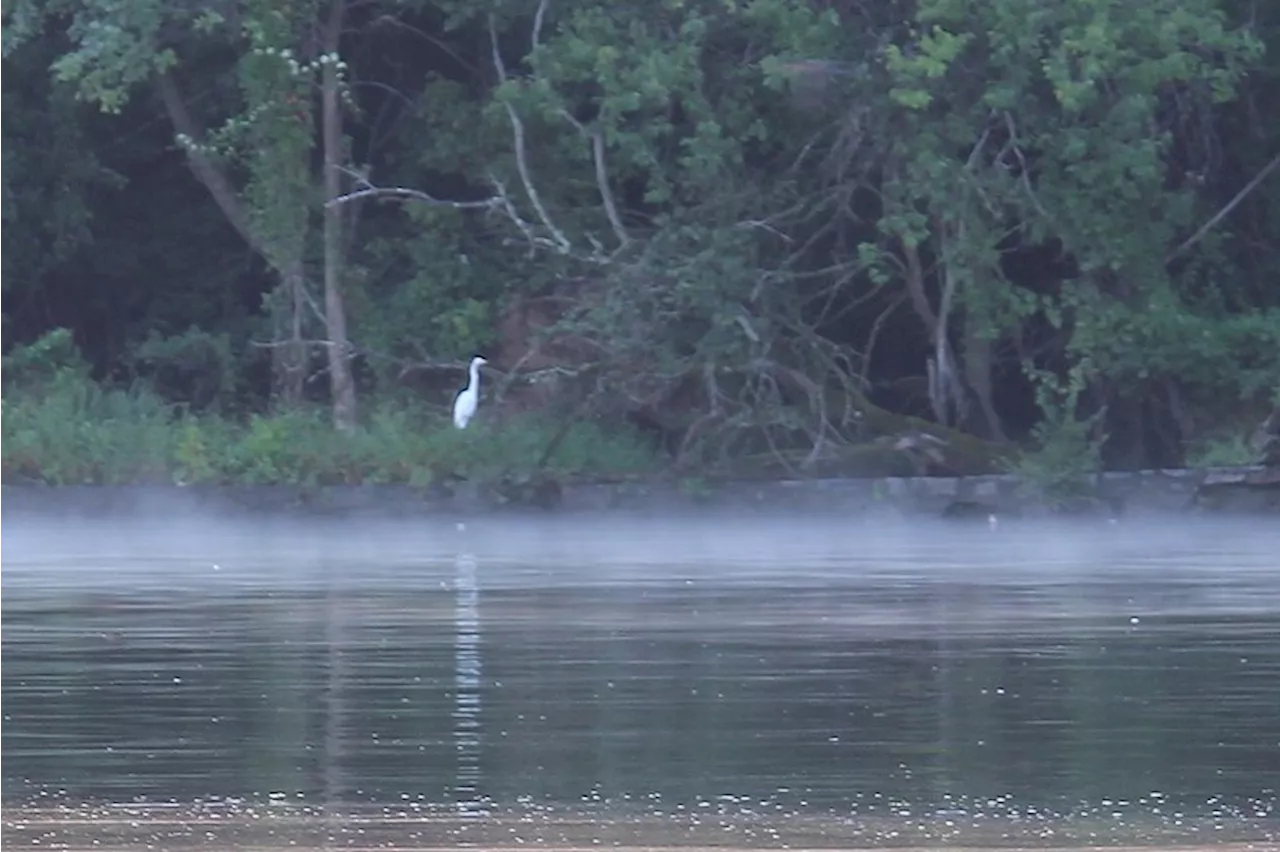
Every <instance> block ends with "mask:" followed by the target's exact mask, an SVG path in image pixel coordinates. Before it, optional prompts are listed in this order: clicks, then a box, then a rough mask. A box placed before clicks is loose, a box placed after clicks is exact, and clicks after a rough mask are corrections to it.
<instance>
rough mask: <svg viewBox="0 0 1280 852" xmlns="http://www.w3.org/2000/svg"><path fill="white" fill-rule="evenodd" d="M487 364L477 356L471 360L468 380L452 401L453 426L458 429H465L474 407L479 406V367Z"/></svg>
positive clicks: (474, 411)
mask: <svg viewBox="0 0 1280 852" xmlns="http://www.w3.org/2000/svg"><path fill="white" fill-rule="evenodd" d="M488 363H489V362H488V361H486V360H485V359H483V358H481V357H480V356H479V355H477V356H476V357H474V358H472V359H471V368H470V371H469V372H470V379H469V381H468V382H467V386H466V387H465V388H463V389H462V390H460V391H458V396H457V398H456V399H454V401H453V425H454V426H457V427H458V428H459V429H465V428H467V424H468V423H470V422H471V418H472V417H474V416H475V413H476V406H477V405H479V404H480V367H481V366H482V365H484V364H488Z"/></svg>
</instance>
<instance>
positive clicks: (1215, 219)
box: [1164, 154, 1280, 263]
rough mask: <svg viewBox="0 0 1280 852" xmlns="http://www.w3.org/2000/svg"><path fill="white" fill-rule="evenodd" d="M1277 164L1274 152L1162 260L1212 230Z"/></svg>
mask: <svg viewBox="0 0 1280 852" xmlns="http://www.w3.org/2000/svg"><path fill="white" fill-rule="evenodd" d="M1277 166H1280V154H1276V155H1275V156H1274V157H1273V158H1272V159H1271V162H1269V163H1267V164H1266V165H1265V166H1263V167H1262V171H1260V172H1258V173H1257V174H1256V175H1254V176H1253V180H1251V181H1249V182H1248V183H1246V184H1245V185H1244V189H1242V190H1240V191H1239V192H1237V193H1236V195H1235V197H1234V198H1232V199H1231V200H1230V201H1228V202H1227V203H1226V204H1225V205H1224V206H1223V208H1222V209H1221V210H1219V211H1218V212H1217V213H1215V214H1214V215H1213V216H1212V217H1211V218H1210V219H1209V221H1208V222H1205V223H1204V224H1203V225H1201V226H1200V229H1199V230H1197V231H1196V232H1195V233H1194V234H1192V235H1191V236H1189V237H1187V239H1186V240H1185V241H1184V242H1183V243H1182V245H1180V246H1178V247H1177V248H1176V249H1174V250H1173V251H1171V252H1169V253H1168V254H1167V255H1165V257H1164V262H1165V263H1169V262H1170V261H1172V260H1174V259H1176V258H1177V257H1179V256H1180V255H1182V254H1183V253H1185V252H1186V251H1188V250H1189V249H1190V248H1191V247H1192V246H1194V245H1195V244H1196V243H1198V242H1200V241H1201V240H1203V239H1204V237H1205V235H1206V234H1208V233H1209V231H1211V230H1213V227H1214V226H1215V225H1217V224H1218V223H1219V222H1221V221H1222V220H1223V219H1225V218H1226V217H1227V215H1228V214H1229V213H1231V211H1232V210H1235V209H1236V207H1238V206H1239V205H1240V202H1241V201H1244V198H1245V196H1246V195H1248V194H1249V193H1251V192H1253V191H1254V190H1255V189H1257V188H1258V185H1259V184H1261V183H1262V182H1263V181H1264V180H1266V179H1267V175H1269V174H1271V173H1272V172H1273V171H1275V169H1276V167H1277Z"/></svg>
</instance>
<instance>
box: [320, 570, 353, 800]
mask: <svg viewBox="0 0 1280 852" xmlns="http://www.w3.org/2000/svg"><path fill="white" fill-rule="evenodd" d="M332 569H333V566H332V564H330V565H329V576H328V578H327V579H328V582H327V583H325V594H324V611H325V620H324V630H325V637H324V638H325V641H324V648H325V686H324V751H323V754H324V758H323V760H324V764H323V769H322V771H321V784H322V786H323V794H322V799H321V801H322V802H323V803H324V809H325V812H326V814H328V815H330V816H337V815H340V813H341V809H342V804H343V801H344V792H345V791H344V785H343V782H344V780H345V778H344V773H343V769H342V766H343V758H344V756H345V751H346V749H345V745H346V743H345V741H344V738H343V736H342V732H343V730H344V727H345V723H346V717H347V707H346V701H345V696H344V692H343V688H342V687H343V685H344V682H345V680H346V678H347V674H348V672H347V651H346V648H345V640H346V632H347V631H346V627H347V623H346V616H347V607H346V606H344V605H343V596H342V595H341V594H340V593H339V590H338V587H337V586H338V584H337V582H336V577H335V575H334V573H333V570H332Z"/></svg>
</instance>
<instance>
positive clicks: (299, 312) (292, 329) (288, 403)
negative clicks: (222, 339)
mask: <svg viewBox="0 0 1280 852" xmlns="http://www.w3.org/2000/svg"><path fill="white" fill-rule="evenodd" d="M156 86H157V89H158V91H159V93H160V99H161V101H162V102H163V103H164V106H165V111H166V112H167V113H168V115H169V120H170V121H171V122H172V123H173V127H174V130H176V131H177V132H178V133H180V134H182V135H183V136H186V137H187V138H188V139H191V140H192V141H193V142H200V141H202V140H203V139H204V132H203V130H202V129H201V128H200V127H199V126H198V125H197V124H196V122H195V120H194V119H193V118H192V117H191V113H190V112H189V111H188V110H187V104H186V101H185V99H184V98H183V96H182V93H181V91H180V90H179V89H178V84H177V81H176V80H174V78H173V76H172V75H170V74H161V75H160V76H159V78H158V79H157V81H156ZM186 153H187V163H188V164H189V165H190V166H191V170H192V172H193V173H194V174H195V176H196V179H197V180H199V181H200V183H202V184H204V187H205V188H206V189H207V190H208V191H209V194H210V195H211V196H212V197H213V200H214V202H215V203H216V204H217V205H218V209H219V210H221V211H222V214H223V215H224V216H226V218H227V221H228V222H230V223H231V226H232V227H233V228H235V230H236V233H238V234H239V235H240V236H241V237H243V238H244V241H245V242H246V243H248V244H249V246H250V248H252V249H253V250H254V251H255V252H257V253H258V254H259V255H260V256H261V257H262V258H263V259H265V260H266V261H267V262H268V263H269V264H271V267H272V269H274V270H275V272H276V274H277V275H278V276H279V278H280V289H281V291H282V292H283V294H284V296H285V300H284V301H285V304H286V305H287V306H288V313H287V314H285V315H283V316H282V315H281V310H282V309H279V308H278V309H277V311H276V317H275V318H274V322H273V326H274V328H275V333H274V334H273V335H272V337H273V338H274V339H273V340H272V348H271V398H272V405H273V407H276V408H290V407H292V406H296V405H298V404H299V403H300V402H302V394H303V388H304V386H305V384H306V380H307V350H306V343H305V342H304V341H303V337H302V316H303V312H304V311H305V310H306V294H305V292H304V291H303V288H304V287H305V286H306V281H305V278H304V272H303V266H302V258H301V257H298V258H294V259H293V260H291V261H290V262H288V263H286V264H280V263H279V262H276V261H273V259H272V253H271V252H270V251H268V250H267V247H266V246H265V245H264V244H263V242H262V240H261V239H260V238H259V236H258V235H257V234H256V233H254V230H253V227H252V225H251V224H250V218H249V214H248V211H247V210H246V209H245V206H244V202H243V201H242V200H241V198H240V196H239V194H238V193H237V192H236V190H234V189H233V188H232V186H231V182H230V181H229V180H228V178H227V175H226V173H225V172H224V171H223V170H222V169H221V168H220V167H219V166H218V165H217V164H216V163H215V162H214V161H213V160H212V159H210V158H209V157H207V156H206V155H205V154H204V153H203V152H202V151H201V149H200V148H198V147H188V148H187V149H186ZM345 336H346V335H345V333H344V335H343V338H344V339H345Z"/></svg>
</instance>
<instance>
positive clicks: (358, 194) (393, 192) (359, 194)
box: [324, 186, 501, 210]
mask: <svg viewBox="0 0 1280 852" xmlns="http://www.w3.org/2000/svg"><path fill="white" fill-rule="evenodd" d="M374 196H384V197H385V196H390V197H394V198H411V199H413V200H415V201H421V202H423V203H425V204H433V205H435V206H437V207H452V208H454V209H455V210H490V209H493V208H494V207H497V206H499V205H500V204H501V201H500V200H499V199H497V198H486V199H484V200H483V201H446V200H444V199H441V198H435V197H433V196H431V195H428V194H427V193H425V192H422V191H421V190H418V189H409V188H408V187H403V186H373V187H367V188H365V189H358V190H356V191H355V192H348V193H347V194H346V195H339V196H338V197H337V198H331V199H329V200H328V201H326V202H325V205H324V206H325V207H336V206H338V205H339V204H347V203H348V202H351V201H357V200H359V199H361V198H370V197H374Z"/></svg>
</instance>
